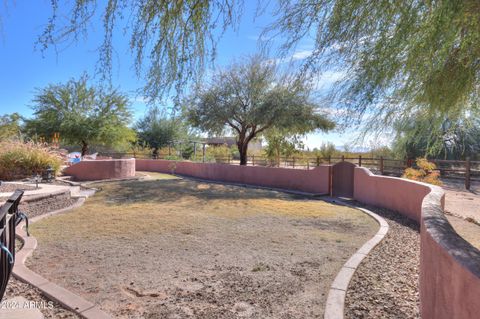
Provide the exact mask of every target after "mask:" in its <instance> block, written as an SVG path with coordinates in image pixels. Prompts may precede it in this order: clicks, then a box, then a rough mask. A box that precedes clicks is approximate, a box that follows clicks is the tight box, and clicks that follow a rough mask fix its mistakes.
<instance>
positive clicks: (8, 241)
mask: <svg viewBox="0 0 480 319" xmlns="http://www.w3.org/2000/svg"><path fill="white" fill-rule="evenodd" d="M22 196H23V191H21V190H17V191H15V193H14V194H13V195H12V196H11V197H10V198H9V199H8V200H7V202H6V203H5V204H3V206H2V207H0V300H2V298H3V295H4V294H5V289H6V288H7V284H8V280H9V279H10V275H11V274H12V270H13V265H14V263H15V227H16V226H17V225H18V224H19V223H20V222H21V221H22V219H24V218H26V216H25V215H24V214H22V213H20V212H19V211H18V204H19V203H20V200H21V199H22Z"/></svg>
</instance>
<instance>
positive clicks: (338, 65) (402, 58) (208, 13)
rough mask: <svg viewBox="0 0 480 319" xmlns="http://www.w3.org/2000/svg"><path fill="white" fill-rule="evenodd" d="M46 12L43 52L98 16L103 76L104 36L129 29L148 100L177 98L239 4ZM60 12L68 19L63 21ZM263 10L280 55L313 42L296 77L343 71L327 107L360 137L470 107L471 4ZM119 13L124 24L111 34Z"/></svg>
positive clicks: (107, 61)
mask: <svg viewBox="0 0 480 319" xmlns="http://www.w3.org/2000/svg"><path fill="white" fill-rule="evenodd" d="M267 3H269V2H267ZM52 8H53V12H52V16H51V18H50V20H49V21H48V23H47V25H46V27H45V31H44V33H43V34H42V36H41V37H40V39H39V43H40V44H41V45H42V46H43V48H48V47H50V46H52V45H55V44H58V43H63V42H64V41H65V42H66V41H68V40H71V39H72V38H75V39H76V38H78V37H79V35H84V34H86V33H88V32H87V31H88V26H89V24H90V23H91V22H92V20H93V19H96V18H99V17H100V18H101V19H102V23H103V25H104V33H105V34H104V42H103V44H102V46H101V49H100V50H99V51H100V57H99V58H100V62H101V63H100V64H101V65H102V66H103V68H102V69H103V70H106V72H107V73H108V72H109V70H110V69H111V65H112V63H111V59H112V51H113V45H112V38H113V34H114V33H115V32H122V30H127V32H129V30H131V33H130V34H129V36H130V39H131V40H130V46H131V49H132V51H133V52H134V53H135V65H136V67H137V71H138V73H139V74H140V73H141V70H142V67H141V66H142V62H143V60H144V57H149V59H150V60H149V63H148V71H147V72H146V78H147V84H146V86H145V88H144V91H145V93H146V94H147V95H149V96H151V97H152V98H156V97H158V96H159V95H161V94H162V92H165V91H166V90H168V89H169V88H171V87H172V84H175V89H176V90H177V91H182V90H183V88H184V85H185V83H187V82H188V80H192V79H196V80H198V78H199V77H201V76H202V70H203V69H204V67H205V62H206V61H207V60H211V59H213V57H214V53H215V44H216V43H217V40H218V38H219V37H220V36H217V35H221V34H222V33H223V31H225V30H226V29H228V28H235V27H236V26H237V25H238V18H237V17H239V16H240V13H241V11H242V9H243V1H242V0H213V1H209V0H199V1H190V0H188V1H167V0H161V1H157V0H145V1H144V0H128V1H127V0H109V1H107V2H106V4H105V5H104V6H101V5H98V4H97V2H96V1H84V0H75V1H74V2H73V5H72V6H71V7H69V6H68V5H66V4H63V3H60V2H59V1H52ZM60 9H64V10H63V11H67V12H70V14H69V15H68V16H69V17H70V19H65V20H64V21H66V22H65V23H64V22H63V20H61V19H60V18H59V17H60V16H61V15H60V14H59V11H60ZM264 9H266V8H265V5H262V2H260V1H259V8H258V10H257V12H258V14H261V13H266V12H268V13H269V12H273V15H274V18H275V20H274V22H272V24H271V25H270V26H269V27H268V28H267V29H266V30H265V31H264V33H263V34H262V36H261V37H260V38H261V39H272V38H274V35H277V39H279V40H280V42H281V43H282V45H281V47H280V50H279V51H280V55H281V56H287V55H291V53H292V51H294V50H295V48H296V47H297V45H298V44H301V41H304V40H307V41H310V42H311V39H312V38H313V39H314V45H313V47H312V48H311V54H310V55H309V56H308V58H307V59H305V60H304V61H305V62H304V64H303V68H302V70H304V71H305V72H304V73H309V74H310V75H312V76H317V75H318V73H319V72H322V71H325V70H326V69H328V70H332V69H333V70H341V71H342V72H345V73H346V76H345V77H344V78H345V80H344V81H342V82H341V83H340V84H341V85H337V86H335V87H334V88H335V90H334V91H333V92H332V93H333V94H332V97H333V99H334V102H336V104H338V105H341V106H343V107H345V108H347V109H349V110H350V111H352V112H353V114H352V113H350V114H348V118H349V119H350V120H351V121H360V119H362V117H361V115H362V114H366V115H368V118H369V119H370V121H371V125H369V126H368V127H369V129H370V130H371V129H373V128H375V127H384V126H386V125H389V124H392V123H394V122H395V120H397V119H398V117H404V116H406V115H408V113H410V111H416V110H417V109H422V110H427V111H428V112H430V113H436V112H446V111H447V110H464V109H467V108H469V107H477V106H478V105H479V103H478V102H479V91H478V87H479V86H480V83H479V82H480V77H479V74H480V72H479V71H480V63H478V61H479V59H480V28H479V22H478V21H480V2H478V0H463V1H419V0H406V1H341V0H313V1H290V0H282V1H280V0H279V1H277V2H273V3H272V8H271V9H272V10H264ZM99 10H103V11H101V12H100V13H99V12H98V11H99ZM126 12H129V16H131V17H132V18H130V19H125V20H123V21H126V25H124V27H123V28H122V27H118V24H119V23H121V22H120V21H122V17H123V15H124V14H125V13H126ZM282 41H283V42H282ZM371 115H373V116H371Z"/></svg>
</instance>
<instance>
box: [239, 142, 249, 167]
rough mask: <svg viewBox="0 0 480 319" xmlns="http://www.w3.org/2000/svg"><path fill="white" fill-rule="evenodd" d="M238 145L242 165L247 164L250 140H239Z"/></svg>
mask: <svg viewBox="0 0 480 319" xmlns="http://www.w3.org/2000/svg"><path fill="white" fill-rule="evenodd" d="M237 147H238V152H239V153H240V165H247V150H248V142H245V141H238V143H237Z"/></svg>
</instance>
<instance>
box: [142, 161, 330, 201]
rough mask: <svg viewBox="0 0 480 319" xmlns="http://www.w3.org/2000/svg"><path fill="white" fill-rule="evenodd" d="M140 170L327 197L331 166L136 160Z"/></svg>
mask: <svg viewBox="0 0 480 319" xmlns="http://www.w3.org/2000/svg"><path fill="white" fill-rule="evenodd" d="M136 167H137V170H138V171H151V172H161V173H172V171H174V172H175V174H179V175H184V176H191V177H195V178H200V179H206V180H214V181H222V182H228V183H239V184H247V185H256V186H263V187H272V188H280V189H288V190H295V191H301V192H308V193H314V194H328V193H329V189H330V184H329V181H330V178H329V176H330V169H331V167H330V166H319V167H315V168H314V169H311V170H302V169H288V168H273V167H261V166H239V165H228V164H215V163H193V162H176V161H167V160H148V159H137V164H136Z"/></svg>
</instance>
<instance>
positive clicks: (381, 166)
mask: <svg viewBox="0 0 480 319" xmlns="http://www.w3.org/2000/svg"><path fill="white" fill-rule="evenodd" d="M101 156H108V157H112V158H126V157H134V158H150V159H151V158H152V155H150V154H139V153H102V154H101ZM155 158H156V159H181V158H180V157H177V156H171V155H168V154H158V156H157V157H155ZM190 160H192V161H196V162H214V163H223V164H230V165H239V164H240V160H239V158H238V157H234V156H223V157H222V156H216V157H206V156H205V154H200V155H199V156H197V155H196V154H195V156H194V158H191V159H190ZM428 160H429V161H431V162H433V163H435V165H437V170H438V171H439V172H440V176H441V177H443V178H452V179H462V180H464V182H465V188H466V189H470V187H471V182H472V181H480V161H471V160H470V159H468V158H467V160H465V161H460V160H442V159H428ZM341 161H348V162H351V163H354V164H356V165H358V166H363V167H367V168H369V169H370V170H371V171H372V172H373V173H375V174H378V175H389V176H401V175H402V174H403V172H404V170H405V169H406V168H408V167H416V164H415V160H414V159H405V160H401V159H392V158H384V157H363V156H357V157H347V156H339V157H332V156H330V157H320V156H316V157H303V156H291V157H283V156H281V157H277V158H274V159H272V158H268V157H265V156H257V155H251V156H248V158H247V165H249V166H270V167H284V168H295V169H313V168H314V167H316V166H319V165H322V164H335V163H338V162H341Z"/></svg>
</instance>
